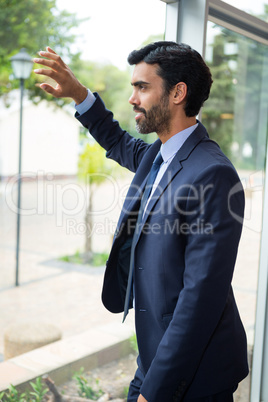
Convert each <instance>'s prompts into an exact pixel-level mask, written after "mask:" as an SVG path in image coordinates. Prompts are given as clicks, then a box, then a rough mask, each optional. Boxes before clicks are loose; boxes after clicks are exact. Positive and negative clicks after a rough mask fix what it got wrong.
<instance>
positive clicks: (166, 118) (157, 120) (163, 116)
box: [134, 95, 171, 135]
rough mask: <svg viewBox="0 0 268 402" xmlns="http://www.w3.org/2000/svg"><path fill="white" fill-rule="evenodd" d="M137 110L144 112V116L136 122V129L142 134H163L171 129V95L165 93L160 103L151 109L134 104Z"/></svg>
mask: <svg viewBox="0 0 268 402" xmlns="http://www.w3.org/2000/svg"><path fill="white" fill-rule="evenodd" d="M134 111H135V112H142V113H143V114H144V116H143V117H142V118H141V119H140V121H137V122H136V130H137V131H138V133H140V134H149V133H154V132H155V133H157V134H158V135H161V133H163V132H165V131H166V132H167V131H168V130H169V125H170V120H171V114H170V110H169V97H168V96H166V95H163V98H162V99H161V101H160V103H159V104H158V105H154V106H152V107H151V109H149V110H147V111H146V110H145V109H143V108H138V107H135V106H134Z"/></svg>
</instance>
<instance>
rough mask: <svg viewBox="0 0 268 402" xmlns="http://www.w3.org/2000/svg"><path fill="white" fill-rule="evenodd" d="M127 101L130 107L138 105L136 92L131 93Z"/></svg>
mask: <svg viewBox="0 0 268 402" xmlns="http://www.w3.org/2000/svg"><path fill="white" fill-rule="evenodd" d="M128 101H129V103H130V104H131V105H138V104H139V100H138V98H137V95H136V91H133V92H132V95H131V96H130V98H129V100H128Z"/></svg>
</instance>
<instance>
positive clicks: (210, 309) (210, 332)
mask: <svg viewBox="0 0 268 402" xmlns="http://www.w3.org/2000/svg"><path fill="white" fill-rule="evenodd" d="M197 194H199V196H197ZM243 213H244V193H243V189H242V185H241V183H240V181H239V178H238V176H237V174H236V172H235V170H234V169H233V167H231V166H229V165H216V166H210V167H209V168H206V169H205V171H203V172H202V173H200V174H199V176H198V177H197V178H196V180H195V181H194V183H192V185H191V186H189V195H188V197H187V208H186V211H185V214H184V217H183V220H184V224H186V225H188V228H189V229H191V228H193V227H195V228H196V227H197V226H196V225H197V224H198V222H199V223H200V222H201V221H202V222H203V223H204V224H205V223H206V224H209V225H210V228H211V231H209V233H204V232H202V231H200V233H199V232H198V231H197V230H194V231H191V230H189V234H187V236H186V248H185V271H184V277H183V281H184V287H183V289H182V291H181V292H180V294H179V297H178V300H177V304H176V307H175V310H174V313H173V318H172V320H171V322H170V324H169V326H168V328H167V330H166V332H165V334H164V336H163V338H162V340H161V342H160V344H159V346H158V349H157V353H156V355H155V358H154V360H153V361H152V364H151V366H150V368H149V370H148V372H147V374H146V377H145V380H144V383H143V385H142V387H141V394H142V395H143V396H144V397H145V398H146V399H147V400H148V401H154V402H160V401H161V402H163V401H164V400H166V401H169V400H172V398H173V397H174V395H176V398H177V399H176V400H177V401H181V400H182V398H183V395H184V394H185V391H186V390H187V389H188V388H189V387H190V385H191V382H192V381H193V379H194V376H195V373H196V371H197V370H198V367H199V365H200V362H201V360H202V357H203V355H204V353H205V351H206V348H207V347H208V345H209V343H210V342H211V340H212V338H213V336H214V332H215V330H216V329H217V326H219V323H220V321H221V317H222V315H223V312H224V309H225V306H226V302H227V298H228V294H229V291H230V286H231V280H232V275H233V270H234V265H235V260H236V255H237V248H238V243H239V239H240V235H241V229H242V220H243ZM180 218H181V217H180ZM194 225H195V226H194Z"/></svg>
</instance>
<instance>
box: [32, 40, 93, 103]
mask: <svg viewBox="0 0 268 402" xmlns="http://www.w3.org/2000/svg"><path fill="white" fill-rule="evenodd" d="M39 55H40V56H42V57H45V59H44V58H34V60H33V61H34V62H35V63H37V64H40V65H42V66H46V67H48V68H38V69H35V70H34V72H35V73H36V74H40V75H46V76H47V77H50V78H52V79H53V80H54V81H56V84H57V85H56V87H55V88H54V87H53V86H52V85H49V84H47V83H42V84H40V88H42V89H43V90H44V91H46V92H47V93H49V94H51V95H53V96H54V97H55V98H72V99H73V100H74V101H75V103H76V104H79V103H81V102H83V100H84V99H85V98H86V96H87V88H86V87H85V86H84V85H82V84H81V83H80V82H79V81H78V79H77V78H76V77H75V75H74V74H73V72H72V71H71V70H70V68H69V67H68V66H67V65H66V64H65V63H64V62H63V61H62V59H61V57H60V56H59V55H58V54H57V53H56V52H54V50H52V49H51V48H50V47H47V48H46V51H41V52H39Z"/></svg>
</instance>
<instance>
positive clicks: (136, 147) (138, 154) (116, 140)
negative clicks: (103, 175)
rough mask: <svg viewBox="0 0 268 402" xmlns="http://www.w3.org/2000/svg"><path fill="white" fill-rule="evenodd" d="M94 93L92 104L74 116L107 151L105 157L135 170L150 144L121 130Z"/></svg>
mask: <svg viewBox="0 0 268 402" xmlns="http://www.w3.org/2000/svg"><path fill="white" fill-rule="evenodd" d="M94 95H95V96H96V101H95V103H94V104H93V106H92V107H91V108H90V109H89V110H88V111H87V112H86V113H84V114H82V115H79V114H78V113H76V114H75V117H76V118H77V119H78V120H79V121H80V123H82V124H83V126H84V127H86V128H87V129H88V130H89V132H90V134H91V135H92V136H93V137H94V138H95V140H96V141H97V142H98V143H99V144H100V145H101V146H102V147H103V148H104V149H105V150H106V151H107V153H106V156H107V158H111V159H113V160H115V161H116V162H118V163H119V164H120V165H121V166H123V167H125V168H127V169H129V170H130V171H132V172H136V170H137V168H138V166H139V164H140V162H141V160H142V158H143V156H144V155H145V153H146V152H147V150H148V149H149V148H150V145H149V144H147V143H145V142H144V141H142V140H141V139H136V138H134V137H132V136H131V135H130V134H128V133H127V132H126V131H125V130H122V129H121V127H120V126H119V123H118V121H116V120H114V118H113V114H112V112H111V111H109V110H107V109H106V108H105V105H104V103H103V102H102V100H101V98H100V97H99V95H98V94H94Z"/></svg>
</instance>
